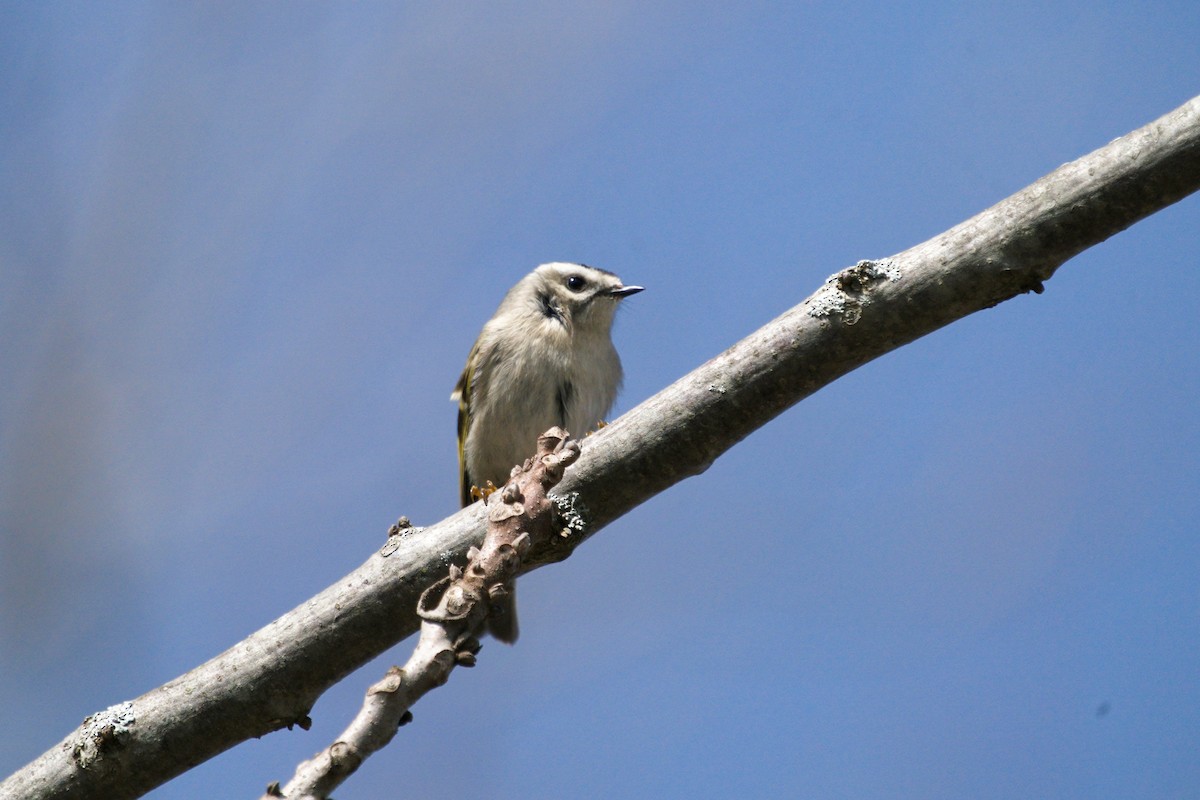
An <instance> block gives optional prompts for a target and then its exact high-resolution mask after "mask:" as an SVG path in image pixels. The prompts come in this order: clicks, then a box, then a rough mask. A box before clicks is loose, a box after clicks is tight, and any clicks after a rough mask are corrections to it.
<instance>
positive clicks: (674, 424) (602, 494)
mask: <svg viewBox="0 0 1200 800" xmlns="http://www.w3.org/2000/svg"><path fill="white" fill-rule="evenodd" d="M1197 188H1200V98H1197V99H1193V100H1191V101H1190V102H1188V103H1187V104H1185V105H1183V106H1181V107H1180V108H1178V109H1176V110H1174V111H1172V112H1171V113H1169V114H1167V115H1166V116H1164V117H1162V118H1160V119H1158V120H1156V121H1155V122H1153V123H1151V124H1149V125H1147V126H1145V127H1144V128H1141V129H1139V130H1137V131H1134V132H1133V133H1130V134H1128V135H1127V136H1124V137H1122V138H1120V139H1117V140H1115V141H1113V142H1111V143H1110V144H1108V145H1106V146H1104V147H1102V148H1100V149H1099V150H1096V151H1095V152H1093V153H1091V154H1090V155H1087V156H1085V157H1083V158H1081V159H1079V160H1078V161H1075V162H1072V163H1070V164H1066V165H1064V166H1063V167H1060V168H1059V169H1057V170H1055V171H1054V172H1053V173H1051V174H1050V175H1048V176H1046V177H1045V178H1042V179H1041V180H1039V181H1037V182H1036V183H1034V184H1033V185H1031V186H1029V187H1028V188H1026V189H1024V190H1022V191H1020V192H1018V193H1017V194H1015V195H1013V196H1012V197H1009V198H1008V199H1006V200H1004V201H1002V202H1000V203H998V204H997V205H995V206H993V207H992V208H989V209H988V210H986V211H984V212H983V213H981V214H979V215H977V216H975V217H973V218H972V219H970V220H967V221H966V222H964V223H962V224H960V225H958V226H956V227H954V228H953V229H951V230H949V231H947V232H946V233H943V234H941V235H940V236H937V237H935V238H933V239H931V240H929V241H928V242H925V243H924V244H921V245H918V246H916V247H914V248H912V249H910V250H907V251H905V252H903V253H900V254H898V255H896V256H893V257H891V258H887V259H882V260H879V261H871V262H862V263H860V264H858V265H857V266H855V267H851V268H849V269H847V270H843V271H842V272H840V273H838V274H837V275H834V276H833V277H831V278H830V279H829V281H827V282H826V284H825V285H824V286H822V287H821V288H820V289H819V290H818V291H817V292H816V294H814V295H813V296H812V297H810V298H809V299H808V300H806V301H804V302H803V303H801V304H800V305H799V306H797V307H796V308H793V309H792V310H790V311H788V312H786V313H785V314H783V315H782V316H780V317H779V318H778V319H776V320H774V321H773V322H771V323H770V324H768V325H766V326H765V327H763V328H761V329H760V330H758V331H756V332H755V333H753V334H751V335H750V336H748V337H747V338H746V339H744V340H742V341H741V342H739V343H738V344H736V345H734V346H733V347H732V348H730V349H729V350H728V351H726V352H725V353H723V354H721V355H720V356H718V357H717V358H715V359H713V360H711V361H709V362H708V363H707V364H704V365H703V366H701V367H699V368H698V369H696V370H695V371H693V372H692V373H690V374H689V375H686V376H684V377H683V378H682V379H680V380H679V381H677V382H676V383H675V384H673V385H672V386H670V387H668V388H667V389H664V390H663V391H662V392H660V393H659V394H657V395H655V396H654V397H652V398H650V399H649V400H647V401H646V402H644V403H642V404H641V405H639V406H638V407H637V408H635V409H633V410H632V411H630V412H629V413H628V414H626V415H625V416H623V417H622V418H621V419H619V420H617V421H616V422H614V423H613V424H612V425H609V426H608V427H607V428H605V429H603V430H602V431H600V432H598V433H596V434H595V435H593V436H591V437H589V438H588V439H587V441H586V443H585V446H584V452H583V456H582V457H581V458H580V460H579V462H578V464H576V466H575V467H574V468H573V469H572V470H571V471H570V472H569V473H568V474H567V476H566V477H565V478H564V480H563V483H562V485H561V486H560V488H559V491H560V492H563V493H566V492H573V493H575V496H576V497H577V504H576V511H577V513H578V531H577V532H578V534H579V535H577V536H572V537H571V538H570V539H567V540H560V541H558V542H552V543H551V544H548V545H545V546H543V547H541V548H534V549H533V550H532V551H531V553H530V555H529V558H528V559H527V560H526V562H525V564H524V566H523V569H526V570H527V569H532V568H533V567H535V566H536V565H537V564H540V563H547V562H550V561H556V560H560V559H562V558H565V557H566V556H567V555H569V554H570V552H571V551H572V550H573V549H574V548H575V547H576V546H578V544H579V543H580V542H582V541H583V540H584V539H586V538H587V537H588V536H591V535H592V534H594V533H595V532H596V531H597V530H599V529H600V528H602V527H603V526H604V525H607V524H608V523H609V522H611V521H613V520H614V519H616V518H617V517H619V516H621V515H622V514H625V513H627V512H628V511H630V510H631V509H633V508H634V507H636V506H637V505H638V504H640V503H642V502H644V501H645V500H646V499H648V498H650V497H652V496H653V495H655V494H657V493H658V492H661V491H663V490H664V489H666V488H667V487H669V486H671V485H673V484H675V483H677V482H679V481H680V480H683V479H684V478H686V477H688V476H689V475H695V474H698V473H700V472H703V471H704V470H705V469H707V467H708V465H709V464H711V463H712V462H713V460H714V459H716V457H717V456H719V455H720V454H721V453H723V452H725V451H726V450H727V449H729V448H730V447H732V446H733V445H734V444H736V443H737V442H738V441H740V440H741V439H743V438H745V437H746V436H747V435H749V434H750V433H751V432H752V431H754V430H755V429H757V428H758V427H760V426H761V425H763V424H764V423H766V422H767V421H768V420H770V419H772V418H773V417H775V416H777V415H778V414H779V413H781V412H782V411H783V410H785V409H786V408H788V407H790V406H792V405H794V404H795V403H797V402H799V401H800V400H802V399H803V398H805V397H807V396H808V395H810V394H812V393H813V392H815V391H816V390H817V389H819V388H821V387H822V386H825V385H827V384H828V383H830V382H831V381H833V380H835V379H836V378H838V377H840V376H841V375H844V374H846V373H847V372H850V371H851V370H853V369H855V368H857V367H859V366H861V365H862V364H865V363H866V362H868V361H870V360H871V359H873V358H876V357H877V356H879V355H882V354H883V353H886V352H888V351H890V350H893V349H895V348H897V347H900V346H901V345H904V344H906V343H908V342H910V341H912V340H914V339H916V338H918V337H920V336H923V335H925V334H926V333H929V332H930V331H933V330H936V329H937V328H940V327H942V326H943V325H946V324H948V323H950V322H953V321H954V320H957V319H960V318H961V317H964V316H966V315H968V314H971V313H974V312H975V311H979V310H981V309H984V308H989V307H991V306H994V305H996V304H997V303H1000V302H1003V301H1004V300H1007V299H1009V298H1011V297H1014V296H1015V295H1017V294H1021V293H1023V292H1029V291H1035V292H1036V291H1040V290H1041V286H1042V283H1043V282H1044V281H1046V280H1048V279H1049V278H1050V277H1051V276H1052V275H1053V274H1054V272H1055V270H1056V269H1057V268H1058V267H1059V266H1060V265H1061V264H1062V263H1063V262H1064V261H1066V260H1067V259H1068V258H1071V257H1072V256H1074V255H1076V254H1077V253H1079V252H1081V251H1083V250H1085V249H1087V248H1088V247H1091V246H1092V245H1094V244H1097V243H1099V242H1102V241H1104V240H1105V239H1107V238H1108V237H1109V236H1112V235H1113V234H1115V233H1118V232H1119V231H1121V230H1124V229H1125V228H1127V227H1129V226H1130V225H1132V224H1133V223H1135V222H1137V221H1138V220H1140V219H1142V218H1143V217H1146V216H1148V215H1150V214H1152V213H1154V212H1155V211H1158V210H1160V209H1162V208H1165V207H1166V206H1168V205H1170V204H1172V203H1174V202H1176V201H1178V200H1179V199H1181V198H1183V197H1185V196H1186V195H1188V194H1190V193H1192V192H1194V191H1196V189H1197ZM483 515H484V508H483V505H482V504H478V503H477V504H475V505H473V506H471V507H470V508H467V509H464V510H462V511H461V512H459V513H457V514H455V515H454V516H452V517H450V518H448V519H446V520H444V521H442V522H440V523H438V524H437V525H434V526H430V527H429V528H426V529H424V530H423V531H420V532H418V530H417V529H412V530H410V531H408V532H406V533H404V534H402V535H398V536H396V537H394V538H393V541H391V542H390V543H389V544H388V545H387V546H385V548H384V550H383V551H380V552H379V553H376V554H375V555H373V556H372V557H371V558H369V559H368V560H367V562H366V563H365V564H363V565H362V566H361V567H360V568H358V569H357V570H355V571H354V572H352V573H351V574H350V575H348V576H346V577H345V578H343V579H342V580H340V581H338V582H337V583H336V584H334V585H333V586H331V587H329V588H328V589H326V590H325V591H323V592H321V593H320V594H319V595H317V596H316V597H314V598H312V599H311V600H309V601H308V602H306V603H304V604H303V605H301V606H299V607H298V608H296V609H294V610H293V611H290V612H288V613H287V614H285V615H284V616H282V617H280V618H279V619H277V620H275V621H274V622H272V623H271V624H269V625H267V626H266V627H264V628H263V629H261V630H260V631H258V632H256V633H254V634H252V635H251V636H250V637H248V638H247V639H245V640H243V641H242V642H239V643H238V644H236V645H234V646H233V647H232V648H230V649H229V650H228V651H226V652H225V653H222V654H221V655H219V656H217V657H216V658H214V659H212V660H211V661H209V662H208V663H206V664H203V665H201V666H199V667H197V668H196V669H194V670H192V671H191V672H188V673H187V674H185V675H182V676H180V677H179V678H176V679H175V680H173V681H171V682H170V683H168V684H166V685H165V686H162V687H160V688H158V689H155V690H153V691H150V692H148V693H147V694H145V695H143V696H141V697H139V698H137V699H136V700H133V701H131V702H130V703H128V704H123V705H121V706H119V707H114V708H118V709H119V713H118V712H112V709H110V712H112V713H108V712H102V714H106V716H104V717H103V719H102V720H101V722H102V723H103V724H101V725H100V726H99V727H97V726H96V725H91V724H85V725H84V726H83V727H81V728H80V729H78V730H76V731H74V732H72V733H71V734H70V735H69V736H68V737H67V738H66V739H65V740H63V742H62V743H61V744H59V745H57V746H55V747H54V748H52V749H51V750H49V751H48V752H46V753H45V754H44V755H42V756H41V757H40V758H38V759H37V760H36V761H34V762H33V763H32V764H30V765H28V766H27V767H25V768H24V769H22V770H21V771H19V772H18V773H16V774H15V775H13V776H12V777H10V778H9V779H8V780H7V781H6V782H5V783H3V784H0V797H22V798H49V797H64V798H65V797H80V798H83V797H108V798H126V797H137V796H139V795H141V794H143V793H144V792H146V791H148V790H150V789H152V788H154V787H155V786H158V785H160V784H161V783H163V782H165V781H166V780H168V779H170V778H172V777H174V776H175V775H178V774H179V773H181V772H183V771H185V770H187V769H188V768H190V767H192V766H194V765H196V764H198V763H200V762H202V761H205V760H207V759H209V758H211V757H212V756H214V755H216V754H218V753H220V752H222V751H223V750H226V749H228V748H230V747H232V746H233V745H235V744H237V743H239V742H241V741H244V740H245V739H248V738H250V737H255V736H262V735H264V734H266V733H269V732H271V731H273V730H277V729H279V728H282V727H288V726H291V725H295V724H301V725H303V724H306V722H307V719H308V717H307V714H308V711H309V709H311V708H312V706H313V703H314V702H315V701H316V699H317V698H318V697H319V696H320V695H321V693H323V692H324V691H325V690H326V689H327V688H329V687H330V686H331V685H333V684H334V683H335V682H337V681H338V680H339V679H341V678H342V677H343V676H345V675H346V674H347V673H349V672H350V671H352V670H353V669H355V668H356V667H358V666H360V665H362V664H364V663H366V662H367V661H368V660H370V659H371V658H373V657H374V656H377V655H378V654H380V653H382V652H383V651H384V650H386V649H387V648H389V647H391V646H392V645H394V644H395V643H396V642H398V641H399V640H401V639H403V638H404V637H405V636H408V635H409V634H411V633H412V632H413V631H415V630H416V629H417V626H418V617H417V614H416V606H417V599H418V597H419V595H420V594H421V591H422V590H423V589H424V588H425V587H427V586H429V585H431V584H433V583H434V582H435V581H436V580H437V579H438V578H439V577H440V576H441V575H442V574H444V572H445V570H446V569H447V568H448V567H449V566H450V564H452V563H462V562H463V560H464V556H465V554H466V552H467V550H468V548H469V547H471V546H472V545H473V544H478V543H479V542H480V541H481V539H482V536H483V529H484V525H483V522H484V520H483ZM90 719H92V720H93V721H95V720H94V718H90ZM110 723H111V724H110ZM118 723H119V724H118ZM81 754H86V755H87V761H86V764H85V763H84V759H83V756H82V755H81Z"/></svg>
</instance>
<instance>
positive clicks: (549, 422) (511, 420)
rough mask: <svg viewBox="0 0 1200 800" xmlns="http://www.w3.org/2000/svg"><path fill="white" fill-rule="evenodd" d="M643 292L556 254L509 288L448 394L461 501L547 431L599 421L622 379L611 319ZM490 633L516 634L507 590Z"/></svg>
mask: <svg viewBox="0 0 1200 800" xmlns="http://www.w3.org/2000/svg"><path fill="white" fill-rule="evenodd" d="M642 290H643V287H641V286H626V285H625V284H623V283H622V282H621V279H620V278H618V277H617V276H616V275H614V274H613V273H611V272H609V271H607V270H603V269H598V268H596V267H589V266H587V265H586V264H572V263H566V262H561V261H555V262H551V263H549V264H542V265H541V266H539V267H537V269H535V270H533V272H531V273H529V274H528V275H526V276H525V277H524V278H522V279H521V280H520V281H518V282H517V284H516V285H515V286H513V287H512V288H511V289H509V291H508V293H507V294H506V295H505V296H504V299H503V300H502V301H500V306H499V308H497V309H496V313H495V314H493V315H492V318H491V319H490V320H488V321H487V323H486V324H485V325H484V326H483V330H482V331H481V332H480V334H479V338H478V339H476V340H475V344H474V346H473V347H472V348H471V352H470V355H468V356H467V365H466V368H465V369H463V372H462V376H461V377H460V378H459V379H458V384H457V385H456V386H455V387H454V391H453V392H452V393H451V395H450V399H451V400H455V401H457V402H458V467H459V470H458V473H459V495H460V500H461V501H462V505H463V506H464V507H465V506H468V505H470V504H471V503H472V502H473V501H474V499H476V497H478V496H479V491H478V490H479V489H485V487H487V485H488V484H489V483H491V484H493V485H494V486H502V485H503V484H504V483H506V482H507V481H508V478H509V475H510V473H511V472H512V468H513V467H514V466H516V465H518V464H520V463H522V462H523V461H524V460H525V459H526V458H528V457H529V456H531V455H532V454H533V452H534V451H535V450H536V449H537V438H538V437H539V436H540V435H541V434H542V433H544V432H545V431H546V430H547V429H549V428H551V427H554V426H556V425H557V426H558V427H560V428H563V429H565V430H567V431H568V432H570V433H572V434H573V435H575V436H583V435H585V434H586V433H588V432H589V431H591V430H593V429H594V428H596V427H597V426H598V425H600V424H602V421H603V418H604V416H605V415H606V414H607V413H608V412H609V410H610V409H611V408H612V404H613V401H614V400H615V399H616V397H617V392H618V391H619V389H620V387H621V378H622V371H621V359H620V358H619V357H618V355H617V350H616V348H615V347H614V346H613V343H612V325H613V318H614V316H615V315H616V311H617V306H618V305H619V303H620V301H621V300H622V299H624V298H626V297H629V296H630V295H633V294H637V293H638V292H640V291H642ZM488 630H489V633H491V634H492V636H493V637H494V638H495V639H497V640H499V641H502V642H506V643H509V644H511V643H513V642H515V641H516V640H517V635H518V633H519V629H518V625H517V615H516V603H515V597H514V596H513V595H512V594H510V595H509V597H508V598H507V599H506V600H505V602H504V604H503V605H502V606H501V607H500V608H498V609H496V610H495V611H494V612H493V614H492V615H491V616H489V618H488Z"/></svg>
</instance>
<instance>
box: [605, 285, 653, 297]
mask: <svg viewBox="0 0 1200 800" xmlns="http://www.w3.org/2000/svg"><path fill="white" fill-rule="evenodd" d="M644 288H645V287H644V286H620V287H618V288H616V289H613V290H612V291H611V292H609V294H610V295H612V296H613V297H629V295H631V294H637V293H638V292H640V291H641V290H642V289H644Z"/></svg>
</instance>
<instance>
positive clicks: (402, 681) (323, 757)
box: [262, 428, 580, 800]
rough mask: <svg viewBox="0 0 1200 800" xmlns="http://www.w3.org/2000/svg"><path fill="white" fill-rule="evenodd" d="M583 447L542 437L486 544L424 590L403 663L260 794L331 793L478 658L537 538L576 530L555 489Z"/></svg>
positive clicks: (492, 506)
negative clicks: (415, 634) (422, 702)
mask: <svg viewBox="0 0 1200 800" xmlns="http://www.w3.org/2000/svg"><path fill="white" fill-rule="evenodd" d="M579 451H580V448H579V443H578V442H574V441H570V440H569V436H568V435H567V433H566V431H563V430H561V429H559V428H551V429H550V430H548V431H546V433H544V434H542V435H541V436H540V437H538V441H537V452H536V453H535V455H534V456H533V457H532V458H530V459H527V460H526V461H525V463H524V464H523V465H522V466H521V467H520V468H519V469H514V470H513V475H512V478H511V480H509V482H508V483H507V484H505V485H504V487H503V489H501V490H500V491H499V492H495V493H493V494H492V495H491V497H489V498H488V500H487V509H488V515H487V516H488V527H487V535H486V536H485V537H484V540H483V546H482V547H479V548H475V547H472V548H471V549H470V550H468V551H467V566H466V568H465V569H459V568H458V567H454V566H451V567H450V570H449V574H448V575H447V576H446V577H444V578H442V579H441V580H440V581H438V582H437V583H435V584H434V585H433V586H430V587H429V588H428V589H426V590H425V591H424V592H423V593H422V594H421V600H420V603H419V604H418V606H417V610H418V613H419V614H420V616H421V619H422V622H421V635H420V637H419V638H418V639H417V645H416V647H414V648H413V654H412V656H411V657H410V658H409V659H408V661H407V663H405V665H404V667H403V668H400V667H392V668H391V669H389V670H388V672H387V674H386V675H385V676H384V677H383V679H382V680H380V681H379V682H378V683H375V684H374V685H372V686H371V688H369V689H368V690H367V696H366V699H365V700H364V702H363V707H362V709H361V710H360V711H359V713H358V715H357V716H356V717H355V718H354V721H353V722H351V723H350V726H349V727H348V728H346V730H345V731H343V732H342V735H341V736H339V737H338V738H337V740H336V741H334V742H333V744H331V745H329V747H327V748H325V749H324V750H322V751H321V752H320V753H317V754H316V755H315V756H313V757H312V758H311V759H309V760H308V761H305V762H303V763H302V764H300V766H299V767H297V768H296V774H295V775H294V776H293V777H292V779H291V780H290V781H288V784H287V786H284V787H282V788H281V787H280V786H279V784H271V786H269V787H267V793H266V794H265V795H264V796H263V798H262V800H270V798H274V797H285V798H291V800H325V798H327V797H329V793H330V792H332V791H333V790H334V789H336V788H337V787H338V786H340V785H341V784H342V782H343V781H345V779H346V778H348V777H349V776H350V775H352V774H353V773H354V771H355V770H357V769H358V767H359V766H360V765H361V764H362V762H363V761H364V760H366V758H367V757H368V756H370V755H372V754H373V753H376V752H378V751H379V750H380V749H381V748H383V747H384V746H386V745H387V743H388V742H390V741H391V740H392V737H393V736H394V735H395V733H396V729H397V728H398V727H400V726H401V725H404V724H405V723H407V722H408V721H410V720H411V719H412V713H411V712H410V711H409V709H410V708H412V706H413V704H414V703H416V702H417V700H419V699H421V698H422V697H423V696H425V694H426V693H427V692H429V691H431V690H433V689H435V688H437V687H438V686H442V685H443V684H445V683H446V681H448V680H449V679H450V673H451V671H452V670H453V669H454V667H455V666H456V665H462V666H465V667H473V666H475V658H476V654H477V653H478V652H479V639H478V637H479V636H480V635H481V634H482V633H483V629H484V623H485V622H486V620H487V618H488V616H489V615H492V614H496V613H504V609H505V608H507V606H506V605H505V604H504V603H502V602H500V601H501V599H502V598H503V597H504V596H505V595H507V594H509V593H510V592H511V591H512V582H513V581H514V580H515V579H516V577H517V571H518V569H519V567H520V565H521V559H522V558H523V557H524V556H525V554H526V553H528V552H529V549H530V547H532V546H536V545H539V544H545V543H546V542H548V541H550V540H551V539H552V538H553V537H555V536H564V537H565V536H569V535H570V529H569V528H564V527H563V525H562V520H561V514H556V513H555V511H556V507H555V503H554V500H553V498H552V496H551V495H550V494H549V490H550V489H551V488H553V487H554V486H555V485H556V484H557V483H558V482H559V481H561V480H562V477H563V472H564V471H565V470H566V468H567V467H568V466H570V465H571V464H573V463H575V460H576V459H577V458H579Z"/></svg>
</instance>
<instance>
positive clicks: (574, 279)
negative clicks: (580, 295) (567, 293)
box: [567, 275, 587, 292]
mask: <svg viewBox="0 0 1200 800" xmlns="http://www.w3.org/2000/svg"><path fill="white" fill-rule="evenodd" d="M585 286H587V278H585V277H583V276H582V275H571V276H570V277H568V278H567V288H568V289H570V290H571V291H572V292H581V291H583V287H585Z"/></svg>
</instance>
